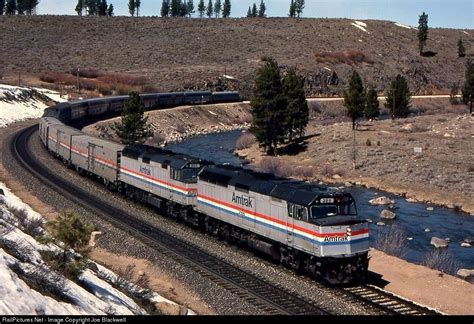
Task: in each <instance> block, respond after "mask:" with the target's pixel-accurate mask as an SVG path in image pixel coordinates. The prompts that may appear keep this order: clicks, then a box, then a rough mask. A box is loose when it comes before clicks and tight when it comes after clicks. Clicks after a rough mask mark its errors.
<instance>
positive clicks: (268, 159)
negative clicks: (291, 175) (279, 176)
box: [257, 156, 280, 174]
mask: <svg viewBox="0 0 474 324" xmlns="http://www.w3.org/2000/svg"><path fill="white" fill-rule="evenodd" d="M279 166H280V160H278V158H276V157H273V156H264V157H262V158H261V159H260V161H259V162H258V163H257V168H258V169H260V170H261V171H263V172H266V173H271V174H276V173H277V170H278V167H279Z"/></svg>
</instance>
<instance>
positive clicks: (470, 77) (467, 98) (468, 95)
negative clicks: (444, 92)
mask: <svg viewBox="0 0 474 324" xmlns="http://www.w3.org/2000/svg"><path fill="white" fill-rule="evenodd" d="M462 101H463V102H464V103H465V104H466V105H467V104H469V113H470V114H472V102H473V101H474V62H473V61H472V60H469V61H468V62H467V69H466V75H465V80H464V85H463V87H462Z"/></svg>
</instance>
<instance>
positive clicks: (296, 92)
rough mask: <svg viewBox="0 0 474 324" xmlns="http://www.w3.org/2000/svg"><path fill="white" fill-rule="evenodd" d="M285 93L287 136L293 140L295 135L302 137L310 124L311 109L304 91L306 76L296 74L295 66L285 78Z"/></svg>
mask: <svg viewBox="0 0 474 324" xmlns="http://www.w3.org/2000/svg"><path fill="white" fill-rule="evenodd" d="M283 95H284V96H285V99H286V102H287V107H286V119H285V124H286V125H285V126H286V129H287V136H288V139H289V141H290V142H291V141H292V140H293V139H294V138H295V135H296V137H302V136H303V135H304V129H305V128H306V125H308V121H309V110H308V103H307V102H306V96H305V93H304V78H303V77H301V76H299V75H297V74H296V69H295V68H290V69H289V71H288V73H287V74H286V75H285V77H284V78H283Z"/></svg>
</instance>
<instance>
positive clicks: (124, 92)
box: [115, 84, 133, 96]
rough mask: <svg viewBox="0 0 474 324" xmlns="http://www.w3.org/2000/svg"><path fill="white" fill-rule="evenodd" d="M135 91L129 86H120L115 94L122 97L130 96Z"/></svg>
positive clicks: (116, 88)
mask: <svg viewBox="0 0 474 324" xmlns="http://www.w3.org/2000/svg"><path fill="white" fill-rule="evenodd" d="M132 91H133V87H130V86H128V85H123V84H122V85H119V86H116V87H115V93H116V94H117V95H120V96H124V95H128V94H130V92H132Z"/></svg>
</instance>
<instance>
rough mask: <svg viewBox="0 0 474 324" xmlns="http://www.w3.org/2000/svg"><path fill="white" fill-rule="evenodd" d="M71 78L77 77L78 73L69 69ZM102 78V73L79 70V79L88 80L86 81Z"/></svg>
mask: <svg viewBox="0 0 474 324" xmlns="http://www.w3.org/2000/svg"><path fill="white" fill-rule="evenodd" d="M69 73H71V74H72V75H73V76H77V74H78V71H77V69H71V71H69ZM100 76H102V73H101V72H100V71H98V70H95V69H79V77H80V78H88V79H96V78H98V77H100Z"/></svg>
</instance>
